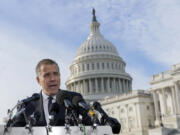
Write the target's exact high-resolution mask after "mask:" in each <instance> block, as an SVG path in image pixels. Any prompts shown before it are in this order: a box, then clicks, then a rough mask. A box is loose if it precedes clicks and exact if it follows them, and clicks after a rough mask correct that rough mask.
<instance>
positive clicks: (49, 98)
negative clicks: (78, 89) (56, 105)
mask: <svg viewBox="0 0 180 135" xmlns="http://www.w3.org/2000/svg"><path fill="white" fill-rule="evenodd" d="M52 100H53V97H51V96H49V97H48V111H50V107H51V104H52Z"/></svg>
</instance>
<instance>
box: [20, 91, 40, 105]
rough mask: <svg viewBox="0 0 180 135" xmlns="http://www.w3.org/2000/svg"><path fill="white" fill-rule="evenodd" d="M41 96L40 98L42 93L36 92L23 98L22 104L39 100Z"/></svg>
mask: <svg viewBox="0 0 180 135" xmlns="http://www.w3.org/2000/svg"><path fill="white" fill-rule="evenodd" d="M39 98H40V95H39V94H37V93H34V94H33V95H32V96H31V97H29V98H26V99H23V100H21V101H20V104H28V103H29V102H31V101H35V100H38V99H39Z"/></svg>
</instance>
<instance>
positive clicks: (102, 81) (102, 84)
mask: <svg viewBox="0 0 180 135" xmlns="http://www.w3.org/2000/svg"><path fill="white" fill-rule="evenodd" d="M104 91H105V90H104V79H103V78H101V92H102V93H104Z"/></svg>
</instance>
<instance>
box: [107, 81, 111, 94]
mask: <svg viewBox="0 0 180 135" xmlns="http://www.w3.org/2000/svg"><path fill="white" fill-rule="evenodd" d="M107 91H108V92H111V89H110V78H107Z"/></svg>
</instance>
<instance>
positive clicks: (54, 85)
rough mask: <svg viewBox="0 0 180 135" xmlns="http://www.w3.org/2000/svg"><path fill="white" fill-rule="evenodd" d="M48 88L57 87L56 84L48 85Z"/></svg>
mask: <svg viewBox="0 0 180 135" xmlns="http://www.w3.org/2000/svg"><path fill="white" fill-rule="evenodd" d="M49 87H50V88H54V87H57V84H51V85H49Z"/></svg>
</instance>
